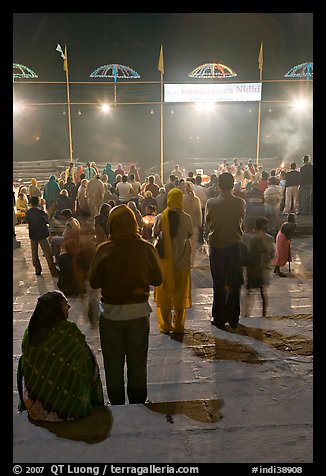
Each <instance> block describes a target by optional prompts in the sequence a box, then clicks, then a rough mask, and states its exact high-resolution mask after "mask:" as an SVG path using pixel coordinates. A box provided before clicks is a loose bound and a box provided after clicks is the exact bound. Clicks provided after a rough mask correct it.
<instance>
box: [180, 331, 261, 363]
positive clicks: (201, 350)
mask: <svg viewBox="0 0 326 476" xmlns="http://www.w3.org/2000/svg"><path fill="white" fill-rule="evenodd" d="M171 339H172V340H177V341H179V342H182V343H183V344H185V345H186V346H187V347H190V348H191V350H192V351H193V352H194V353H195V355H196V356H198V357H201V358H203V359H208V360H234V361H236V362H246V363H247V364H262V363H263V362H264V361H265V359H263V358H261V357H260V356H259V354H258V352H256V351H255V350H254V349H253V348H252V347H250V346H248V345H246V344H243V343H240V342H235V341H231V340H227V339H220V338H218V337H213V336H210V335H208V334H206V333H205V332H202V331H193V330H190V329H188V330H186V331H185V332H184V334H183V335H182V334H181V335H180V334H171Z"/></svg>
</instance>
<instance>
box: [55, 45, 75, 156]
mask: <svg viewBox="0 0 326 476" xmlns="http://www.w3.org/2000/svg"><path fill="white" fill-rule="evenodd" d="M56 51H59V53H61V58H63V69H64V71H65V73H66V86H67V103H68V133H69V158H70V162H72V136H71V113H70V91H69V72H68V54H67V46H66V45H65V52H63V51H62V48H61V46H60V45H59V43H58V45H57V47H56Z"/></svg>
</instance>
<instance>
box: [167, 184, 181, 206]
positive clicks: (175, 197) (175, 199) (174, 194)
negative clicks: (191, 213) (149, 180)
mask: <svg viewBox="0 0 326 476" xmlns="http://www.w3.org/2000/svg"><path fill="white" fill-rule="evenodd" d="M167 206H168V207H169V208H171V209H174V208H178V209H180V210H183V193H182V192H181V190H180V189H179V188H172V190H170V191H169V193H168V197H167Z"/></svg>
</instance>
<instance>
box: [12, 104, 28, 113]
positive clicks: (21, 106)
mask: <svg viewBox="0 0 326 476" xmlns="http://www.w3.org/2000/svg"><path fill="white" fill-rule="evenodd" d="M24 109H25V105H24V104H23V103H21V102H15V101H14V102H13V113H14V114H20V113H21V112H23V110H24Z"/></svg>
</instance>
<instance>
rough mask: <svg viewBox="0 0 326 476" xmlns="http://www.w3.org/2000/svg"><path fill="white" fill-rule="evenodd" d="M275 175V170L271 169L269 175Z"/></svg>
mask: <svg viewBox="0 0 326 476" xmlns="http://www.w3.org/2000/svg"><path fill="white" fill-rule="evenodd" d="M275 175H276V170H275V169H272V170H271V172H270V176H271V177H275Z"/></svg>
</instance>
